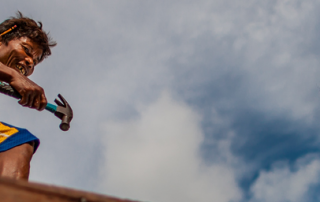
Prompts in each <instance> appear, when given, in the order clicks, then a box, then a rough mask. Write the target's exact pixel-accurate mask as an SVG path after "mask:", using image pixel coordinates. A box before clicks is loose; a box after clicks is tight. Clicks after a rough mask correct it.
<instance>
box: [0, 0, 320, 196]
mask: <svg viewBox="0 0 320 202" xmlns="http://www.w3.org/2000/svg"><path fill="white" fill-rule="evenodd" d="M319 9H320V1H319V0H304V1H300V0H269V1H255V0H238V1H231V0H211V1H209V0H197V1H189V0H185V1H178V0H170V1H169V0H162V1H146V0H144V1H143V0H131V1H124V0H117V1H85V0H79V1H55V2H54V1H40V0H30V1H22V0H21V1H18V0H11V1H7V3H3V5H2V7H1V13H0V17H1V19H3V20H5V19H7V18H8V17H9V16H13V15H14V14H15V12H16V11H17V10H20V11H21V12H22V13H23V14H24V15H26V16H28V17H31V18H34V19H35V20H37V21H42V22H43V24H44V26H43V28H44V29H45V30H46V31H49V32H50V34H51V36H52V38H53V39H55V40H56V41H57V42H58V46H57V47H55V48H53V49H52V52H53V54H52V56H51V57H49V58H48V59H47V60H46V61H44V62H43V63H41V64H40V65H39V66H38V67H37V68H36V71H35V73H34V74H33V75H32V76H31V79H33V80H34V81H35V82H36V83H38V84H39V85H40V86H42V87H43V88H44V89H45V91H46V95H47V98H48V100H49V101H50V102H51V103H52V102H53V100H54V98H55V97H56V95H57V94H58V93H61V94H62V95H63V96H64V97H65V98H66V99H67V100H68V101H69V103H70V104H71V106H72V107H73V110H74V119H73V122H72V125H71V129H70V131H68V132H62V131H60V130H59V128H58V125H59V120H57V119H56V117H54V116H52V115H51V114H50V113H48V112H37V111H35V110H31V109H28V108H23V107H21V106H19V105H18V104H17V102H16V101H15V100H13V99H12V98H9V97H6V96H1V99H0V103H1V106H2V107H1V112H2V113H1V116H0V117H1V120H2V121H4V122H7V123H10V124H12V125H17V126H19V127H24V128H28V129H29V130H30V131H31V132H32V133H34V134H35V135H37V136H38V137H39V138H40V140H41V145H40V147H39V149H38V151H37V153H36V154H35V155H34V158H33V160H32V165H31V169H32V170H31V176H30V180H31V181H36V182H41V183H47V184H54V185H59V186H65V187H71V188H76V189H82V190H87V191H94V192H98V193H103V194H108V195H112V196H117V197H120V198H130V199H136V200H140V201H152V202H171V201H177V202H189V201H190V202H194V201H201V202H202V201H203V202H215V201H218V202H284V201H285V202H301V201H305V202H312V201H319V200H320V194H319V193H318V189H319V188H320V149H319V146H320V141H319V140H320V139H319V134H320V127H319V121H320V79H319V78H320V68H319V67H320V58H319V55H320V40H319V38H318V37H319V31H320V13H319Z"/></svg>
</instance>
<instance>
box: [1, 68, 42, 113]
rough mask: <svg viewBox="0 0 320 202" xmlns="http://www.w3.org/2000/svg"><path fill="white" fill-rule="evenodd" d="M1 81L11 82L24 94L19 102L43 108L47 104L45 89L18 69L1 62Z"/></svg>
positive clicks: (27, 105) (30, 106) (34, 107)
mask: <svg viewBox="0 0 320 202" xmlns="http://www.w3.org/2000/svg"><path fill="white" fill-rule="evenodd" d="M0 81H5V82H7V83H8V84H10V85H11V86H12V87H13V88H14V89H15V90H16V91H18V93H19V94H20V95H21V96H22V98H21V100H20V101H19V104H21V105H23V106H25V107H29V108H33V109H37V110H39V111H41V110H43V109H44V108H45V107H46V105H47V99H46V96H45V94H44V90H43V89H42V88H41V87H40V86H38V85H37V84H36V83H34V82H33V81H31V80H30V79H28V78H27V77H26V76H24V75H22V74H21V73H19V72H18V71H16V70H14V69H12V68H10V67H8V66H6V65H4V64H3V63H1V62H0Z"/></svg>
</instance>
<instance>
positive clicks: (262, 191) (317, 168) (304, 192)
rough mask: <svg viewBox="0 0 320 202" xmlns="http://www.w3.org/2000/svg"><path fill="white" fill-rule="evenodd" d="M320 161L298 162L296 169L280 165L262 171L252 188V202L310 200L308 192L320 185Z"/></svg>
mask: <svg viewBox="0 0 320 202" xmlns="http://www.w3.org/2000/svg"><path fill="white" fill-rule="evenodd" d="M319 174H320V159H319V158H317V159H313V160H311V161H310V160H309V161H308V157H305V158H302V159H300V160H298V161H297V162H296V163H295V165H294V168H293V169H292V168H290V166H289V165H288V164H287V163H278V164H275V165H274V166H273V168H272V169H271V170H270V171H261V172H260V174H259V177H258V179H257V180H256V182H255V183H254V184H253V185H252V187H251V192H252V194H253V198H252V200H251V201H252V202H254V201H258V202H283V201H288V202H300V201H306V200H307V198H308V190H309V188H310V187H311V186H312V185H315V184H317V183H319V181H320V178H319Z"/></svg>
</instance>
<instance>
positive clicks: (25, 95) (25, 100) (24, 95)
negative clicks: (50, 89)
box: [19, 92, 30, 106]
mask: <svg viewBox="0 0 320 202" xmlns="http://www.w3.org/2000/svg"><path fill="white" fill-rule="evenodd" d="M20 95H21V96H22V98H21V100H20V101H19V104H21V105H23V106H28V105H27V104H28V103H29V95H30V92H26V93H20Z"/></svg>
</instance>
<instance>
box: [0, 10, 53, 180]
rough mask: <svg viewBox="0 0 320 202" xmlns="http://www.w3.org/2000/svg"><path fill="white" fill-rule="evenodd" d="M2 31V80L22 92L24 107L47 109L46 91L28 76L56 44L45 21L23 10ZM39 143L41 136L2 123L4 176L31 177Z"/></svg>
mask: <svg viewBox="0 0 320 202" xmlns="http://www.w3.org/2000/svg"><path fill="white" fill-rule="evenodd" d="M6 31H7V32H6ZM0 33H3V35H2V36H1V38H0V81H3V82H7V83H8V84H10V85H11V86H12V87H13V88H14V89H16V90H17V91H18V92H19V94H20V95H21V96H22V98H21V100H20V101H19V103H20V104H21V105H22V106H25V107H29V108H32V109H37V110H39V111H41V110H43V109H44V108H45V106H46V104H47V100H46V96H45V94H44V91H43V89H42V88H41V87H40V86H38V85H37V84H36V83H34V82H33V81H31V80H30V79H28V76H30V75H31V74H32V73H33V71H34V68H35V66H36V65H37V64H39V63H40V62H41V61H42V60H43V59H44V58H46V57H47V56H49V55H50V54H51V51H50V47H53V46H55V45H56V43H55V42H53V41H51V39H50V38H49V37H48V35H47V34H46V33H45V32H44V31H43V30H42V24H41V22H39V24H38V23H36V22H35V21H34V20H32V19H30V18H26V17H24V16H23V15H22V13H21V12H18V13H17V17H12V18H10V19H8V20H6V21H4V22H3V23H1V24H0ZM1 107H4V106H1ZM0 117H2V116H1V115H0ZM38 146H39V139H38V138H36V137H35V136H34V135H32V134H31V133H30V132H29V131H27V130H26V129H22V128H17V127H14V126H12V125H9V124H6V123H3V122H0V176H1V177H10V178H14V179H25V180H28V178H29V170H30V161H31V158H32V156H33V154H34V152H35V151H36V150H37V148H38Z"/></svg>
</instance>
